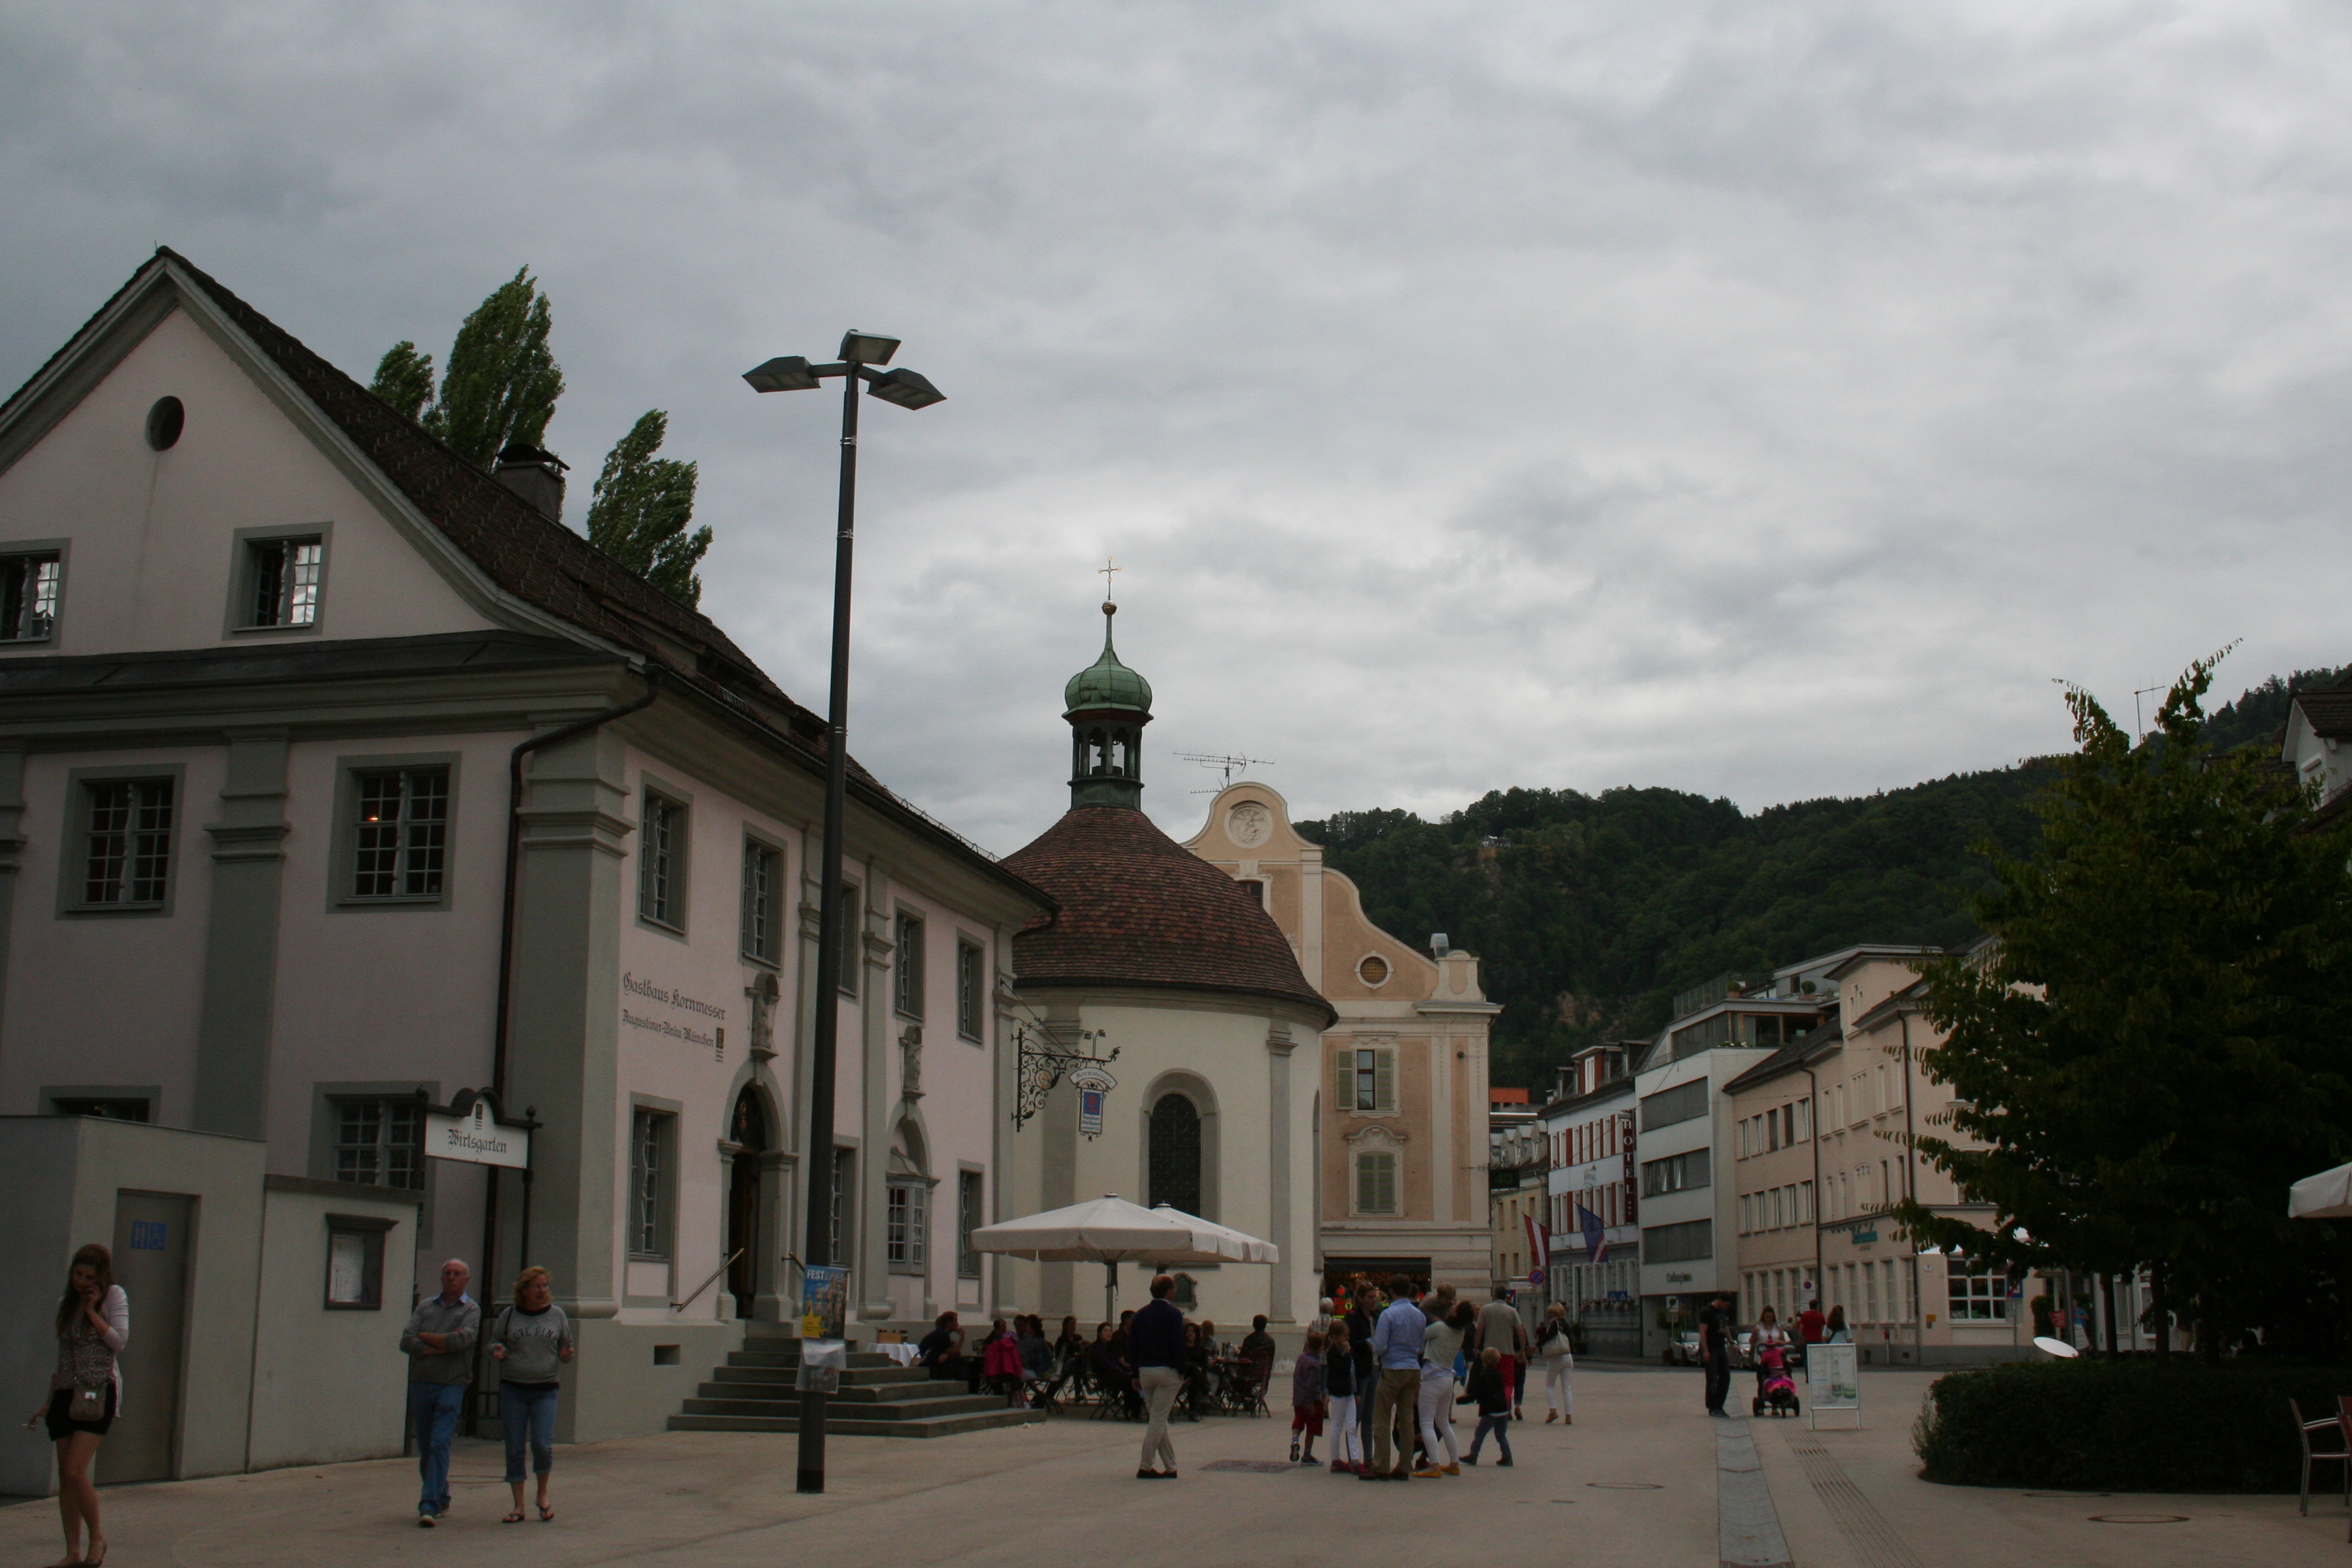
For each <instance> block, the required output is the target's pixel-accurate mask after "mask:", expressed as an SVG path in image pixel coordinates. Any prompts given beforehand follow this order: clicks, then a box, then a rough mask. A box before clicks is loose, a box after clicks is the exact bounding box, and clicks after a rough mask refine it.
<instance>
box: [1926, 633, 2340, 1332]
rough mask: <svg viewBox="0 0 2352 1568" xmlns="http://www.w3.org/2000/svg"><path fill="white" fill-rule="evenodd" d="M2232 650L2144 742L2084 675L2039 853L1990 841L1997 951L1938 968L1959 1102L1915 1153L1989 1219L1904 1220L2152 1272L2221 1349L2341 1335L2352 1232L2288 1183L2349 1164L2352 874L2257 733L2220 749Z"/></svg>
mask: <svg viewBox="0 0 2352 1568" xmlns="http://www.w3.org/2000/svg"><path fill="white" fill-rule="evenodd" d="M2225 651H2226V650H2225ZM2220 657H2221V656H2220V655H2216V656H2214V658H2210V659H2203V660H2200V661H2199V662H2198V663H2196V664H2194V665H2192V666H2190V668H2189V670H2188V672H2187V673H2186V674H2184V675H2183V676H2182V677H2181V678H2180V679H2179V681H2178V682H2176V683H2175V684H2174V686H2173V687H2172V689H2171V691H2170V693H2169V694H2168V696H2167V697H2166V699H2165V702H2164V707H2163V709H2162V710H2161V711H2160V712H2158V715H2157V721H2156V728H2155V730H2154V731H2152V732H2151V733H2150V734H2149V735H2148V736H2147V739H2146V741H2145V742H2142V743H2139V744H2137V745H2135V744H2134V743H2133V742H2132V740H2131V738H2130V737H2129V736H2128V735H2126V733H2125V732H2124V731H2122V730H2121V729H2119V728H2118V727H2117V726H2116V723H2115V721H2113V720H2112V719H2110V718H2109V717H2108V716H2107V714H2106V711H2105V710H2104V709H2103V708H2102V707H2101V706H2100V705H2099V703H2098V702H2097V701H2096V700H2095V699H2094V698H2092V697H2091V696H2090V695H2089V693H2087V692H2084V691H2081V690H2075V691H2072V692H2070V693H2069V695H2068V697H2067V706H2068V707H2069V708H2070V709H2071V710H2073V713H2074V739H2075V742H2076V744H2077V748H2078V749H2077V750H2076V752H2074V754H2073V755H2072V756H2069V757H2066V758H2063V759H2062V760H2061V761H2060V763H2058V765H2057V775H2056V778H2055V780H2054V781H2053V784H2052V785H2051V786H2050V788H2049V789H2048V790H2047V791H2046V792H2045V793H2044V795H2042V797H2041V798H2040V800H2039V801H2038V802H2037V804H2036V809H2037V811H2038V813H2039V815H2040V816H2041V819H2042V834H2041V838H2040V841H2039V843H2038V844H2037V845H2036V846H2035V847H2033V849H2032V851H2031V852H2030V853H2028V854H2025V855H2023V856H2020V857H2015V858H2012V857H2011V856H2008V855H2004V854H2002V853H2000V851H1999V850H1997V849H1994V848H1992V847H1990V846H1987V847H1985V850H1984V853H1985V854H1986V858H1988V859H1989V860H1990V863H1991V869H1992V874H1993V879H1994V886H1993V888H1992V889H1990V891H1987V892H1983V893H1979V894H1978V895H1975V896H1973V897H1972V898H1971V899H1970V900H1969V902H1970V904H1971V907H1972V912H1973V913H1974V914H1975V917H1976V919H1977V921H1979V924H1981V925H1982V926H1983V928H1984V929H1985V930H1986V931H1989V932H1990V933H1991V935H1992V937H1993V938H1994V942H1993V944H1992V945H1991V946H1990V947H1989V948H1988V949H1985V950H1983V951H1982V952H1979V953H1978V954H1976V955H1974V956H1973V957H1971V958H1949V959H1945V960H1941V961H1939V962H1937V963H1933V964H1931V965H1929V966H1928V967H1927V993H1928V999H1927V1015H1928V1016H1929V1018H1931V1019H1932V1020H1933V1021H1934V1022H1935V1023H1936V1024H1937V1026H1940V1027H1941V1028H1942V1029H1944V1030H1945V1031H1946V1038H1945V1040H1944V1042H1943V1044H1942V1045H1940V1046H1938V1047H1933V1048H1930V1049H1927V1050H1924V1051H1922V1052H1921V1053H1920V1058H1919V1059H1920V1065H1921V1066H1922V1067H1923V1068H1925V1069H1926V1070H1927V1072H1929V1073H1931V1074H1933V1075H1934V1076H1935V1077H1936V1078H1937V1079H1941V1080H1942V1081H1943V1082H1945V1083H1948V1084H1949V1085H1950V1086H1951V1087H1952V1089H1953V1091H1954V1095H1955V1104H1954V1106H1953V1109H1952V1110H1951V1112H1950V1113H1949V1119H1948V1120H1949V1126H1948V1129H1947V1128H1943V1127H1936V1128H1931V1129H1929V1130H1928V1131H1925V1132H1923V1133H1921V1134H1919V1135H1918V1136H1917V1137H1916V1140H1915V1145H1916V1148H1917V1149H1918V1150H1919V1151H1920V1152H1921V1153H1922V1154H1923V1155H1925V1157H1926V1158H1927V1161H1928V1163H1931V1164H1933V1165H1935V1166H1936V1167H1937V1168H1938V1169H1940V1170H1943V1171H1945V1172H1947V1173H1949V1174H1950V1175H1951V1176H1953V1177H1954V1178H1955V1179H1956V1180H1957V1181H1958V1184H1959V1187H1960V1191H1961V1193H1962V1194H1964V1195H1965V1196H1966V1197H1968V1198H1970V1199H1974V1200H1978V1201H1981V1202H1987V1203H1990V1204H1991V1205H1992V1206H1993V1209H1994V1221H1993V1225H1992V1227H1991V1229H1990V1232H1987V1231H1986V1230H1983V1229H1980V1228H1979V1227H1978V1226H1974V1225H1972V1224H1970V1223H1969V1222H1968V1221H1966V1220H1962V1219H1957V1218H1952V1217H1946V1216H1938V1215H1932V1214H1930V1213H1928V1212H1927V1210H1926V1209H1925V1208H1924V1207H1922V1206H1920V1205H1917V1204H1916V1202H1915V1203H1910V1204H1906V1205H1903V1206H1902V1207H1901V1208H1900V1209H1899V1210H1898V1216H1897V1217H1898V1218H1899V1220H1900V1222H1901V1223H1902V1224H1903V1225H1904V1226H1906V1228H1907V1229H1908V1230H1909V1231H1910V1232H1911V1234H1912V1235H1914V1236H1915V1237H1918V1238H1919V1239H1921V1240H1923V1241H1926V1242H1928V1243H1931V1244H1937V1245H1942V1246H1946V1247H1954V1248H1958V1249H1965V1250H1966V1251H1969V1252H1971V1253H1974V1254H1977V1255H1979V1256H1990V1257H1992V1258H2000V1259H2002V1260H2004V1261H2007V1262H2009V1263H2011V1265H2012V1266H2015V1267H2019V1268H2024V1267H2033V1266H2042V1267H2049V1266H2053V1265H2055V1266H2059V1267H2066V1268H2081V1269H2089V1270H2094V1271H2099V1272H2105V1273H2121V1274H2128V1273H2130V1272H2132V1271H2134V1270H2137V1269H2138V1268H2147V1270H2148V1271H2149V1274H2150V1278H2151V1280H2152V1282H2153V1284H2154V1287H2155V1289H2154V1291H2153V1295H2154V1296H2155V1298H2156V1306H2155V1310H2157V1311H2158V1312H2159V1313H2161V1312H2163V1311H2166V1310H2169V1311H2170V1312H2172V1313H2174V1314H2176V1315H2177V1316H2178V1317H2179V1318H2180V1319H2181V1320H2182V1321H2188V1322H2191V1323H2193V1324H2194V1325H2195V1327H2196V1329H2197V1331H2198V1336H2199V1343H2200V1348H2201V1349H2202V1350H2203V1351H2204V1352H2205V1353H2206V1354H2207V1355H2208V1356H2209V1357H2211V1356H2218V1355H2219V1353H2220V1352H2221V1348H2222V1347H2223V1346H2224V1344H2226V1343H2228V1342H2234V1341H2241V1340H2244V1339H2248V1338H2250V1337H2252V1335H2253V1334H2255V1333H2256V1332H2257V1331H2259V1332H2260V1333H2261V1336H2262V1338H2263V1342H2264V1343H2266V1344H2269V1345H2272V1346H2273V1347H2275V1346H2280V1345H2282V1344H2284V1345H2290V1346H2293V1347H2294V1348H2298V1349H2303V1350H2305V1351H2312V1352H2340V1351H2341V1350H2342V1349H2343V1348H2344V1343H2345V1329H2346V1311H2347V1306H2352V1245H2347V1241H2352V1237H2347V1236H2346V1235H2344V1234H2340V1232H2341V1230H2342V1227H2341V1226H2339V1224H2338V1223H2337V1222H2334V1221H2329V1222H2325V1223H2315V1222H2311V1221H2294V1220H2289V1219H2288V1218H2287V1217H2286V1189H2287V1187H2288V1185H2289V1184H2291V1183H2293V1182H2294V1180H2295V1179H2296V1178H2298V1177H2300V1176H2305V1175H2309V1174H2311V1173H2314V1172H2316V1171H2319V1170H2322V1169H2325V1168H2326V1167H2328V1166H2331V1165H2334V1164H2336V1163H2340V1162H2342V1161H2343V1160H2345V1159H2346V1158H2347V1156H2352V986H2347V981H2352V877H2347V870H2346V842H2345V835H2344V834H2343V833H2342V832H2341V831H2339V830H2338V829H2339V828H2340V826H2341V821H2340V820H2339V822H2338V823H2336V824H2334V825H2331V826H2329V827H2328V828H2326V829H2325V830H2321V831H2313V830H2312V827H2313V820H2312V809H2313V806H2314V805H2315V801H2314V800H2313V799H2312V798H2311V797H2310V796H2309V795H2307V794H2304V793H2298V792H2297V791H2296V790H2295V788H2294V784H2293V783H2292V781H2291V780H2287V779H2284V778H2282V777H2281V776H2280V775H2279V773H2278V772H2277V770H2276V767H2275V764H2274V763H2273V762H2271V761H2270V760H2268V759H2266V758H2265V756H2264V755H2263V752H2262V751H2261V750H2260V749H2257V748H2248V749H2244V750H2241V751H2235V752H2225V753H2221V754H2218V755H2217V754H2213V753H2211V752H2208V751H2207V750H2206V748H2205V746H2204V745H2203V743H2202V742H2203V735H2202V730H2203V711H2202V701H2203V698H2204V695H2205V692H2206V689H2207V687H2208V686H2209V684H2210V679H2211V674H2212V669H2213V666H2214V664H2215V663H2216V662H2217V661H2218V660H2219V658H2220ZM1938 1120H1942V1119H1941V1118H1938Z"/></svg>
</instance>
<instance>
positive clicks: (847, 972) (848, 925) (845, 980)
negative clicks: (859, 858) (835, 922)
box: [835, 882, 865, 996]
mask: <svg viewBox="0 0 2352 1568" xmlns="http://www.w3.org/2000/svg"><path fill="white" fill-rule="evenodd" d="M862 929H863V928H862V926H861V924H860V922H859V918H858V913H857V884H856V883H855V882H844V883H843V884H842V885H841V961H840V965H839V968H838V970H837V972H836V973H835V979H836V980H837V981H838V982H839V983H840V987H841V994H843V995H844V996H855V995H856V994H857V971H858V968H859V960H858V952H857V950H858V949H859V948H861V947H863V946H865V943H864V942H860V941H859V940H858V932H859V931H861V930H862Z"/></svg>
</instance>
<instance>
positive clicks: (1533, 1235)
mask: <svg viewBox="0 0 2352 1568" xmlns="http://www.w3.org/2000/svg"><path fill="white" fill-rule="evenodd" d="M1521 1217H1522V1218H1524V1219H1525V1220H1526V1221H1527V1223H1528V1273H1530V1274H1533V1273H1538V1272H1540V1273H1544V1274H1549V1273H1550V1272H1551V1237H1550V1236H1549V1235H1548V1234H1547V1233H1546V1232H1545V1230H1544V1227H1543V1226H1541V1225H1538V1223H1537V1222H1536V1216H1535V1215H1531V1214H1530V1215H1522V1216H1521Z"/></svg>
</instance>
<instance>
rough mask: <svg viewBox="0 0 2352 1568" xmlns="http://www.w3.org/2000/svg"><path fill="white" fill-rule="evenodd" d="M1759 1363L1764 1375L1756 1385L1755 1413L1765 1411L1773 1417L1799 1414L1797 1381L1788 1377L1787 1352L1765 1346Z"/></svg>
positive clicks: (1760, 1413)
mask: <svg viewBox="0 0 2352 1568" xmlns="http://www.w3.org/2000/svg"><path fill="white" fill-rule="evenodd" d="M1760 1359H1761V1362H1762V1365H1763V1368H1764V1374H1763V1377H1762V1378H1761V1380H1760V1381H1759V1383H1758V1384H1757V1385H1756V1400H1755V1404H1754V1405H1753V1407H1752V1408H1753V1409H1754V1411H1755V1413H1756V1414H1757V1415H1763V1414H1764V1413H1765V1412H1766V1411H1767V1410H1769V1411H1770V1412H1771V1413H1772V1414H1773V1415H1798V1414H1800V1412H1799V1409H1798V1405H1797V1380H1796V1379H1795V1378H1793V1377H1790V1375H1789V1356H1788V1352H1786V1351H1784V1350H1782V1349H1781V1348H1780V1346H1779V1345H1766V1346H1765V1347H1764V1350H1763V1352H1762V1355H1761V1358H1760Z"/></svg>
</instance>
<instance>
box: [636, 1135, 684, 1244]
mask: <svg viewBox="0 0 2352 1568" xmlns="http://www.w3.org/2000/svg"><path fill="white" fill-rule="evenodd" d="M676 1127H677V1117H675V1116H672V1115H670V1114H669V1113H668V1112H667V1111H666V1110H654V1109H653V1108H651V1107H650V1106H644V1105H640V1106H638V1107H636V1109H635V1114H634V1115H632V1116H631V1117H630V1119H629V1256H631V1257H632V1258H668V1257H669V1251H670V1246H669V1184H670V1162H671V1154H672V1150H673V1149H674V1147H675V1145H676V1140H675V1136H674V1135H675V1131H676Z"/></svg>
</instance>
